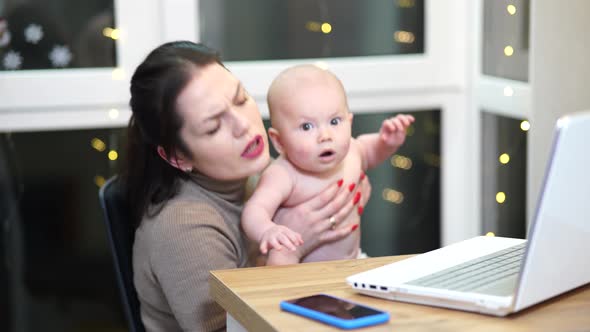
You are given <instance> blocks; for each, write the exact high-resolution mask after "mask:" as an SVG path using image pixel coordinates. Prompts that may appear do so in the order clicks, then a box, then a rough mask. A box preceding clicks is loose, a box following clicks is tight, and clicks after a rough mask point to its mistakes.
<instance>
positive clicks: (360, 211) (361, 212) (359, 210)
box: [357, 205, 364, 216]
mask: <svg viewBox="0 0 590 332" xmlns="http://www.w3.org/2000/svg"><path fill="white" fill-rule="evenodd" d="M363 210H364V208H363V207H362V206H360V205H359V207H358V208H357V211H358V213H359V216H360V215H361V214H363Z"/></svg>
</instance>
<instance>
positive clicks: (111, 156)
mask: <svg viewBox="0 0 590 332" xmlns="http://www.w3.org/2000/svg"><path fill="white" fill-rule="evenodd" d="M117 158H119V154H118V153H117V151H115V150H111V151H109V159H110V160H117Z"/></svg>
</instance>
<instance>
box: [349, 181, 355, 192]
mask: <svg viewBox="0 0 590 332" xmlns="http://www.w3.org/2000/svg"><path fill="white" fill-rule="evenodd" d="M354 187H356V184H355V183H353V184H351V185H350V186H348V191H350V192H352V191H353V190H354Z"/></svg>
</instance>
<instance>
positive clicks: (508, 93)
mask: <svg viewBox="0 0 590 332" xmlns="http://www.w3.org/2000/svg"><path fill="white" fill-rule="evenodd" d="M517 13H518V8H517V7H516V5H515V4H513V3H511V4H508V5H506V13H505V14H506V15H508V16H510V17H515V16H516V15H517ZM515 52H516V50H515V49H514V47H513V46H512V45H510V44H508V45H506V46H504V49H503V53H504V56H506V57H512V56H514V54H515ZM503 94H504V96H505V97H512V96H514V89H513V88H512V87H511V86H509V85H507V86H505V87H504V90H503ZM530 129H531V124H530V122H529V121H528V120H522V121H521V122H520V130H522V131H524V132H527V131H529V130H530ZM498 162H499V163H500V165H501V167H507V166H508V164H509V163H510V154H509V153H507V152H503V153H500V155H499V156H498ZM495 199H496V203H498V204H504V203H506V201H507V200H508V196H507V194H506V192H504V191H498V192H496V195H495ZM486 236H495V234H494V232H487V233H486Z"/></svg>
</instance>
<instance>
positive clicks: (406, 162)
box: [391, 154, 412, 170]
mask: <svg viewBox="0 0 590 332" xmlns="http://www.w3.org/2000/svg"><path fill="white" fill-rule="evenodd" d="M391 166H393V167H397V168H401V169H405V170H408V169H410V168H412V159H410V158H408V157H404V156H400V155H398V154H396V155H393V156H392V157H391Z"/></svg>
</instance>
